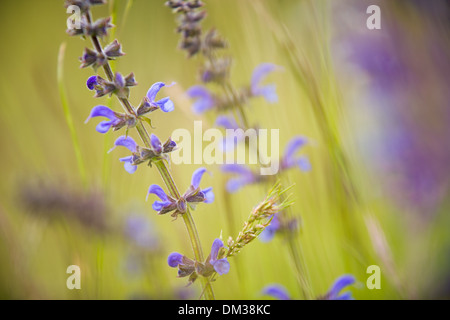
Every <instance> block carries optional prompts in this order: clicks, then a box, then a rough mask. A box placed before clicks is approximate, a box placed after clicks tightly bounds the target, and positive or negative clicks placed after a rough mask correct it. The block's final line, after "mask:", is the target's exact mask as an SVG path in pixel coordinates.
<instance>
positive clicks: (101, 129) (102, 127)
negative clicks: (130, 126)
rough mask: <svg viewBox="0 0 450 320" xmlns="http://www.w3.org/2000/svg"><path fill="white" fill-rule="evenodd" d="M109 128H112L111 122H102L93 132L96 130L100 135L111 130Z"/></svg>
mask: <svg viewBox="0 0 450 320" xmlns="http://www.w3.org/2000/svg"><path fill="white" fill-rule="evenodd" d="M111 126H112V121H102V122H100V123H99V124H98V125H97V127H96V128H95V130H97V132H100V133H106V132H108V130H109V129H110V128H111Z"/></svg>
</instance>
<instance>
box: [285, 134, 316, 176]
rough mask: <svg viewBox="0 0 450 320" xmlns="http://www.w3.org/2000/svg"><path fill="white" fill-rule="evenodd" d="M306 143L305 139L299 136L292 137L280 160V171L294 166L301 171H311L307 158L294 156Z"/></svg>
mask: <svg viewBox="0 0 450 320" xmlns="http://www.w3.org/2000/svg"><path fill="white" fill-rule="evenodd" d="M306 143H307V140H306V138H304V137H301V136H297V137H294V138H292V139H291V140H290V141H289V142H288V144H287V146H286V148H285V150H284V155H283V157H282V159H281V165H280V169H281V170H286V169H290V168H293V167H296V166H297V167H298V168H299V169H300V170H301V171H309V170H311V164H310V163H309V160H308V158H306V157H305V156H296V153H297V151H298V150H299V149H300V148H301V147H303V146H304V145H305V144H306Z"/></svg>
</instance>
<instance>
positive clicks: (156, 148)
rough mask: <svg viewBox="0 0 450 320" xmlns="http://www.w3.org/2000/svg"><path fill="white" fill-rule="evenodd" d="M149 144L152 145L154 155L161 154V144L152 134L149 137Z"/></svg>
mask: <svg viewBox="0 0 450 320" xmlns="http://www.w3.org/2000/svg"><path fill="white" fill-rule="evenodd" d="M150 143H151V144H152V148H153V150H154V151H155V152H156V153H158V154H159V153H161V151H162V143H161V140H159V138H158V137H157V136H155V135H154V134H153V133H152V135H151V136H150Z"/></svg>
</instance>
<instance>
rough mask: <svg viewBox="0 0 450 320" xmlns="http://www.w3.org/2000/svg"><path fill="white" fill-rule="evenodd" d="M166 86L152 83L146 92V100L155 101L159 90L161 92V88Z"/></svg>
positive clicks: (161, 83)
mask: <svg viewBox="0 0 450 320" xmlns="http://www.w3.org/2000/svg"><path fill="white" fill-rule="evenodd" d="M165 85H166V84H165V83H164V82H156V83H154V84H153V85H152V86H151V87H150V89H149V90H148V91H147V98H149V99H150V101H151V102H154V101H155V98H156V95H157V94H158V92H159V90H161V88H162V87H164V86H165Z"/></svg>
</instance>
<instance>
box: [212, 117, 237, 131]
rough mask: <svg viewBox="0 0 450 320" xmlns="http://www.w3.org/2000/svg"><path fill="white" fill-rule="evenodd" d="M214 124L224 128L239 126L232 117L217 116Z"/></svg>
mask: <svg viewBox="0 0 450 320" xmlns="http://www.w3.org/2000/svg"><path fill="white" fill-rule="evenodd" d="M216 126H221V127H224V128H225V129H238V128H239V126H238V124H237V123H236V120H235V119H234V118H233V117H228V116H218V117H217V119H216Z"/></svg>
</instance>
